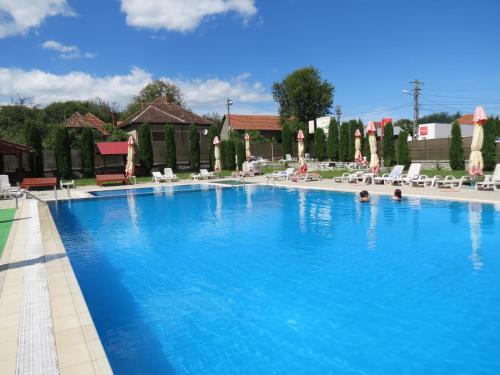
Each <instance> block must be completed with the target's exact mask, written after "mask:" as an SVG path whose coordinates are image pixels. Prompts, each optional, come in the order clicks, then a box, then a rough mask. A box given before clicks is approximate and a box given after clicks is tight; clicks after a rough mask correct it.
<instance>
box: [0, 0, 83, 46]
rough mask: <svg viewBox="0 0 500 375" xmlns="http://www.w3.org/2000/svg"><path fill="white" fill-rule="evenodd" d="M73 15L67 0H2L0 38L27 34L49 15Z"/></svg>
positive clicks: (0, 5) (0, 2) (0, 4)
mask: <svg viewBox="0 0 500 375" xmlns="http://www.w3.org/2000/svg"><path fill="white" fill-rule="evenodd" d="M59 14H60V15H64V16H72V15H74V13H73V12H72V11H71V9H70V7H69V5H68V3H67V2H66V0H1V1H0V38H5V37H8V36H12V35H18V34H25V33H26V32H27V31H28V30H29V29H31V28H34V27H38V26H40V24H41V23H42V22H43V21H44V20H45V18H47V17H52V16H56V15H59Z"/></svg>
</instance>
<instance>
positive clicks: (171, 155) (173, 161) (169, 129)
mask: <svg viewBox="0 0 500 375" xmlns="http://www.w3.org/2000/svg"><path fill="white" fill-rule="evenodd" d="M165 165H166V166H167V167H168V168H172V169H173V170H176V169H177V151H176V148H175V129H174V126H173V125H172V124H167V125H165Z"/></svg>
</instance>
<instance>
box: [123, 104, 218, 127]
mask: <svg viewBox="0 0 500 375" xmlns="http://www.w3.org/2000/svg"><path fill="white" fill-rule="evenodd" d="M146 122H147V123H149V124H185V125H190V124H196V125H212V122H211V121H209V120H207V119H205V118H203V117H201V116H198V115H197V114H195V113H193V112H191V111H189V110H187V109H185V108H182V107H181V106H180V105H177V104H174V103H169V102H168V101H167V99H166V98H165V97H163V96H160V97H158V98H156V99H155V100H153V101H152V102H151V103H149V104H148V105H146V106H145V107H144V108H143V109H141V110H139V111H137V112H136V113H134V114H133V115H132V116H130V117H129V118H128V119H126V120H125V121H123V122H122V123H121V124H119V125H118V127H120V128H122V127H124V126H127V125H132V124H142V123H146Z"/></svg>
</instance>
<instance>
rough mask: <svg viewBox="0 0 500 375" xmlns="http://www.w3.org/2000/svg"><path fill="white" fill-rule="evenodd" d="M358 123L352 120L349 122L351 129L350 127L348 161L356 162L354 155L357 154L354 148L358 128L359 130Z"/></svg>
mask: <svg viewBox="0 0 500 375" xmlns="http://www.w3.org/2000/svg"><path fill="white" fill-rule="evenodd" d="M357 125H358V123H357V122H356V120H351V121H349V127H348V135H347V138H348V142H347V160H348V161H353V160H354V153H355V150H356V149H355V147H354V141H355V138H356V137H355V136H354V133H356V128H357Z"/></svg>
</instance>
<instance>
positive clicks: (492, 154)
mask: <svg viewBox="0 0 500 375" xmlns="http://www.w3.org/2000/svg"><path fill="white" fill-rule="evenodd" d="M495 128H496V121H495V119H494V118H492V117H490V118H489V119H488V121H487V122H486V124H484V125H483V130H484V139H483V147H482V148H481V152H482V154H483V162H484V170H485V171H492V170H494V169H495V164H496V144H495V138H496V134H495V133H496V129H495Z"/></svg>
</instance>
